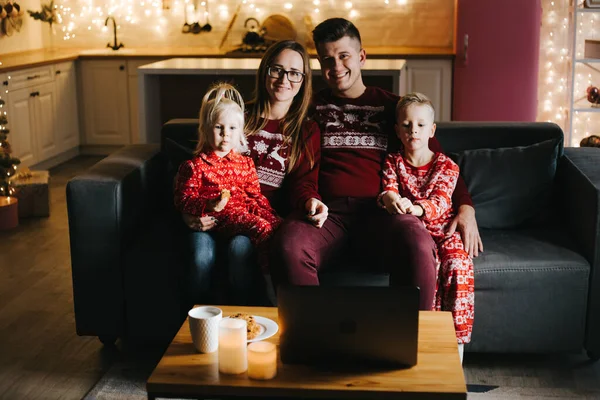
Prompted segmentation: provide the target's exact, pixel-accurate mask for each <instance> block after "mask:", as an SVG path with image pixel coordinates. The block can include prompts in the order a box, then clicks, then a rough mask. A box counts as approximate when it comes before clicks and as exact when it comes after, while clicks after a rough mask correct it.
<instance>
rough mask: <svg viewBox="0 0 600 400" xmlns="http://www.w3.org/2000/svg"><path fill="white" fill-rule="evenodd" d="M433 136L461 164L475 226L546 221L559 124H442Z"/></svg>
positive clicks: (560, 134)
mask: <svg viewBox="0 0 600 400" xmlns="http://www.w3.org/2000/svg"><path fill="white" fill-rule="evenodd" d="M436 136H437V138H438V140H439V141H440V143H441V145H442V147H443V148H444V150H445V151H446V153H447V154H449V155H450V157H451V158H452V159H453V160H454V161H455V162H456V163H457V164H458V165H459V167H460V170H461V176H462V177H463V178H464V180H465V182H466V184H467V187H468V189H469V193H470V194H471V198H472V199H473V204H474V206H475V210H476V213H477V222H478V224H479V227H480V228H489V229H512V228H518V227H521V226H531V225H539V224H541V223H543V222H544V221H545V219H546V217H547V214H548V213H549V211H550V207H551V199H552V190H553V185H554V178H555V173H556V168H557V165H558V160H559V158H560V157H561V156H562V154H563V132H562V130H561V128H560V127H559V126H558V125H556V124H553V123H540V122H529V123H516V122H442V123H439V124H438V125H437V132H436Z"/></svg>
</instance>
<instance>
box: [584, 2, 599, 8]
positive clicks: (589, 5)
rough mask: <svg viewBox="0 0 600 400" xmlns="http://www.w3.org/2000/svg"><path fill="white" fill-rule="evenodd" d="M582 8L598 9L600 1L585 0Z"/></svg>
mask: <svg viewBox="0 0 600 400" xmlns="http://www.w3.org/2000/svg"><path fill="white" fill-rule="evenodd" d="M583 6H584V7H585V8H600V0H585V2H584V3H583Z"/></svg>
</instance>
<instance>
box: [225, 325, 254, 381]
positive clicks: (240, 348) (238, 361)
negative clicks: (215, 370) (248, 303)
mask: <svg viewBox="0 0 600 400" xmlns="http://www.w3.org/2000/svg"><path fill="white" fill-rule="evenodd" d="M246 340H247V332H246V321H245V320H243V319H238V318H223V319H222V320H221V322H220V323H219V372H221V373H223V374H241V373H244V372H246V370H248V356H247V353H246Z"/></svg>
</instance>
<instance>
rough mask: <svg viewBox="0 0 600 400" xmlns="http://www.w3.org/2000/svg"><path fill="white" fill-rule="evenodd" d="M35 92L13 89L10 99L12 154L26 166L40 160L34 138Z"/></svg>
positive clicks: (26, 89) (9, 117)
mask: <svg viewBox="0 0 600 400" xmlns="http://www.w3.org/2000/svg"><path fill="white" fill-rule="evenodd" d="M33 93H35V89H29V88H25V89H17V90H11V91H10V93H9V99H8V114H7V118H8V129H10V133H9V135H8V141H9V143H10V145H11V148H12V155H13V156H14V157H16V158H18V159H19V160H21V165H24V166H30V165H33V164H35V163H36V162H37V161H38V160H37V158H36V156H35V146H34V140H33V139H34V136H33V135H34V133H33V126H32V123H33V109H32V108H33V107H32V106H33V102H32V101H31V99H32V98H33V96H35V94H33ZM32 94H33V95H32Z"/></svg>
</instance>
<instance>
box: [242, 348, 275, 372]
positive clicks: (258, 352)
mask: <svg viewBox="0 0 600 400" xmlns="http://www.w3.org/2000/svg"><path fill="white" fill-rule="evenodd" d="M275 375H277V346H275V345H274V344H273V343H270V342H254V343H250V344H249V345H248V377H249V378H250V379H258V380H267V379H273V378H274V377H275Z"/></svg>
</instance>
